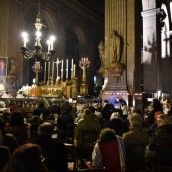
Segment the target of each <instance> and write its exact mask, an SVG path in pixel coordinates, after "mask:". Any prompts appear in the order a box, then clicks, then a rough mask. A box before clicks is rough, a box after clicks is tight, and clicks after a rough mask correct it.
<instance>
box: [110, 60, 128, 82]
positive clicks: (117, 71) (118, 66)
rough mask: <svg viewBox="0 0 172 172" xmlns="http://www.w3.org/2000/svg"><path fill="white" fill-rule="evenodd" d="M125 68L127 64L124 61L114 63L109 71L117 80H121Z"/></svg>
mask: <svg viewBox="0 0 172 172" xmlns="http://www.w3.org/2000/svg"><path fill="white" fill-rule="evenodd" d="M125 69H126V66H125V64H123V63H112V64H111V65H110V66H109V67H108V71H109V73H110V74H111V75H112V76H113V77H114V79H115V82H118V81H119V78H120V77H121V75H122V73H123V71H124V70H125Z"/></svg>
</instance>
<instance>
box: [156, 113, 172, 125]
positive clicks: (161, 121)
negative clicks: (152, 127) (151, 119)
mask: <svg viewBox="0 0 172 172" xmlns="http://www.w3.org/2000/svg"><path fill="white" fill-rule="evenodd" d="M156 122H157V125H158V127H160V126H163V125H167V124H170V123H171V119H170V117H169V116H168V115H166V114H160V115H158V116H157V118H156Z"/></svg>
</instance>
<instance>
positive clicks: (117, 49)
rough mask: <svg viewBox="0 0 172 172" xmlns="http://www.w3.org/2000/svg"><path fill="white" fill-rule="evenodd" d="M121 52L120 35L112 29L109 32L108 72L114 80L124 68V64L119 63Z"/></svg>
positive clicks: (116, 80) (117, 78) (116, 79)
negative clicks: (109, 61) (109, 60)
mask: <svg viewBox="0 0 172 172" xmlns="http://www.w3.org/2000/svg"><path fill="white" fill-rule="evenodd" d="M122 52H123V42H122V37H121V36H120V35H119V34H118V32H117V31H112V33H111V34H110V49H109V53H110V59H111V64H109V66H108V71H109V73H110V74H111V75H112V76H113V77H114V79H115V82H118V80H119V78H120V76H121V75H122V72H123V71H124V70H125V68H126V67H125V64H124V63H121V60H122Z"/></svg>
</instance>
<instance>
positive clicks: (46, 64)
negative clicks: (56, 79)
mask: <svg viewBox="0 0 172 172" xmlns="http://www.w3.org/2000/svg"><path fill="white" fill-rule="evenodd" d="M46 66H47V62H45V66H44V71H45V72H46V70H47V68H46Z"/></svg>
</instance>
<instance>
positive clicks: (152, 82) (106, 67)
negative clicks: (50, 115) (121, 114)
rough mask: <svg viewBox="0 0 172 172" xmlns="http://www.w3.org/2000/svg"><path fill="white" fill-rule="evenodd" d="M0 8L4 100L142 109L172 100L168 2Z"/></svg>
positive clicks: (28, 2) (18, 2) (78, 0)
mask: <svg viewBox="0 0 172 172" xmlns="http://www.w3.org/2000/svg"><path fill="white" fill-rule="evenodd" d="M0 8H1V11H0V12H1V15H0V20H1V25H2V26H1V28H0V31H1V32H0V58H1V59H0V70H1V71H0V80H1V90H0V91H1V94H3V93H4V92H5V91H7V92H9V93H10V94H11V95H12V96H13V97H16V95H17V93H18V92H23V91H24V92H25V95H24V96H27V97H60V96H65V97H67V98H77V97H78V96H84V97H85V96H86V97H92V98H100V99H101V100H105V99H108V100H110V101H112V102H113V99H115V97H120V98H122V99H125V100H126V101H127V103H128V105H137V106H139V107H141V108H143V107H144V106H145V105H147V101H148V99H149V98H150V99H151V98H158V99H159V98H165V99H168V100H170V99H171V93H172V90H171V89H172V82H171V75H172V72H171V58H170V56H171V41H170V40H171V31H170V30H171V2H170V1H166V0H164V1H157V2H156V1H144V0H142V1H139V2H136V1H135V0H129V1H126V0H115V1H114V0H106V1H104V0H87V1H84V0H72V1H71V0H59V1H55V0H48V1H47V0H38V1H33V0H8V1H5V0H2V1H1V7H0ZM36 32H39V34H37V35H35V33H36ZM23 33H25V35H24V34H23ZM22 34H23V35H22ZM51 35H53V36H51ZM50 36H51V38H52V39H53V40H49V42H48V41H47V40H48V37H50ZM116 36H117V37H116Z"/></svg>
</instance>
